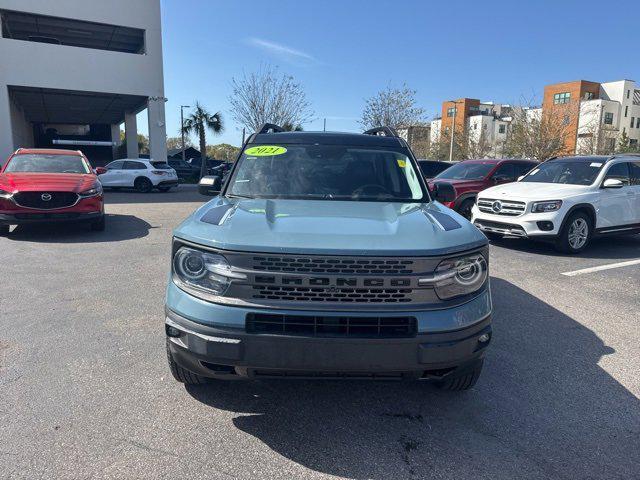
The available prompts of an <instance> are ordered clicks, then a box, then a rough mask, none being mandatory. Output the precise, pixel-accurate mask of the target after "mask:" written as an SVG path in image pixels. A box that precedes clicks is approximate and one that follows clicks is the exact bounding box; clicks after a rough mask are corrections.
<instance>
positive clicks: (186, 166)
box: [167, 158, 200, 180]
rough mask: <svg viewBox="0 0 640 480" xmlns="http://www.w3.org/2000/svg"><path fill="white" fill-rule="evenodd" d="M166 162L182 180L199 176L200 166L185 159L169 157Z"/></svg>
mask: <svg viewBox="0 0 640 480" xmlns="http://www.w3.org/2000/svg"><path fill="white" fill-rule="evenodd" d="M167 163H168V164H169V166H170V167H171V168H173V169H174V170H175V171H176V174H177V175H178V178H182V179H184V180H194V179H197V178H200V168H199V167H196V166H194V165H191V164H190V163H189V162H187V161H183V160H182V159H181V158H169V159H168V160H167Z"/></svg>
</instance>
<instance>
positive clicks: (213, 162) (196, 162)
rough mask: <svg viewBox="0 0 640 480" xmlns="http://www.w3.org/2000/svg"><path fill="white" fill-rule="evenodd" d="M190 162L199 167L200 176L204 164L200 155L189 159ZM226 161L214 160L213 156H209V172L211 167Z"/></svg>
mask: <svg viewBox="0 0 640 480" xmlns="http://www.w3.org/2000/svg"><path fill="white" fill-rule="evenodd" d="M187 162H189V164H190V165H191V166H193V167H195V168H197V169H198V176H200V165H202V159H201V158H200V157H194V158H190V159H189V160H187ZM222 163H224V162H223V161H222V160H213V159H211V158H207V174H209V173H210V172H211V169H213V168H215V167H217V166H219V165H221V164H222Z"/></svg>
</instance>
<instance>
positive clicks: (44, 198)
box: [40, 193, 51, 202]
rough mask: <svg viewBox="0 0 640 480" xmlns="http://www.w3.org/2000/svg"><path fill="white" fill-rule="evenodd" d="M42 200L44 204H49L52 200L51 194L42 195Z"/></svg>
mask: <svg viewBox="0 0 640 480" xmlns="http://www.w3.org/2000/svg"><path fill="white" fill-rule="evenodd" d="M40 198H41V199H42V201H43V202H48V201H49V200H51V194H50V193H43V194H42V195H40Z"/></svg>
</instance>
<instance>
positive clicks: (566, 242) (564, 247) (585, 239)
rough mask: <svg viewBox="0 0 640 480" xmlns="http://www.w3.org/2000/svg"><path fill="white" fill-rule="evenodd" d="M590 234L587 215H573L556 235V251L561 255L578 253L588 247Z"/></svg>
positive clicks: (578, 213)
mask: <svg viewBox="0 0 640 480" xmlns="http://www.w3.org/2000/svg"><path fill="white" fill-rule="evenodd" d="M592 234H593V225H592V222H591V218H590V217H589V215H587V214H586V213H583V212H577V213H574V214H573V215H571V216H570V217H569V219H568V220H567V221H566V222H565V224H564V226H563V227H562V230H561V231H560V234H559V235H558V239H557V240H556V244H555V247H556V250H558V251H560V252H563V253H571V254H576V253H580V252H581V251H583V250H584V249H585V248H587V245H589V242H590V241H591V236H592Z"/></svg>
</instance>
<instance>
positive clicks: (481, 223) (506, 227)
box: [474, 220, 527, 237]
mask: <svg viewBox="0 0 640 480" xmlns="http://www.w3.org/2000/svg"><path fill="white" fill-rule="evenodd" d="M474 225H475V226H476V227H478V228H479V229H480V230H484V231H487V232H493V233H501V234H503V235H517V236H520V237H524V236H526V235H527V233H526V232H525V231H524V228H522V227H521V226H520V225H515V224H512V223H500V222H492V221H490V220H476V221H475V222H474Z"/></svg>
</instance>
